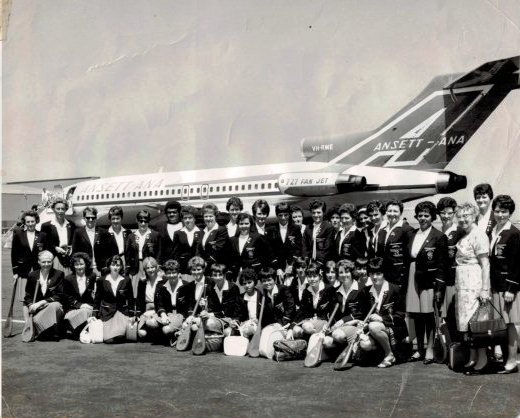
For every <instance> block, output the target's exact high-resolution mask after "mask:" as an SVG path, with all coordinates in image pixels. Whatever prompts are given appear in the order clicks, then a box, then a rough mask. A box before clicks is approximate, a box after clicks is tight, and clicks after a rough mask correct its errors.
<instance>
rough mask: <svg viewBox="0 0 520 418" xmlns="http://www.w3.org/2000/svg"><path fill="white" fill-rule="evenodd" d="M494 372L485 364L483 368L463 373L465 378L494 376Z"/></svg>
mask: <svg viewBox="0 0 520 418" xmlns="http://www.w3.org/2000/svg"><path fill="white" fill-rule="evenodd" d="M495 373H496V370H494V369H492V368H491V367H490V366H489V363H487V364H486V365H485V366H484V367H482V368H481V369H469V370H466V371H465V372H464V375H466V376H481V375H485V374H495Z"/></svg>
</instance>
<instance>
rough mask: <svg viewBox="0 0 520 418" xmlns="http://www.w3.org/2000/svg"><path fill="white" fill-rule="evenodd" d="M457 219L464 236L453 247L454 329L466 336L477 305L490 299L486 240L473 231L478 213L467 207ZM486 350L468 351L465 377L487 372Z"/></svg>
mask: <svg viewBox="0 0 520 418" xmlns="http://www.w3.org/2000/svg"><path fill="white" fill-rule="evenodd" d="M456 214H457V219H458V222H459V226H460V228H461V229H462V231H463V233H464V235H463V236H462V237H461V239H460V240H459V242H458V243H457V255H456V258H455V261H456V263H457V267H456V269H455V290H456V318H457V329H458V330H459V331H460V332H468V322H469V321H470V319H471V317H472V316H473V314H474V313H475V312H476V310H477V309H478V307H479V305H480V303H481V302H484V301H488V300H489V299H490V290H489V289H490V281H489V239H488V237H487V235H486V233H485V232H483V231H482V230H481V229H479V228H478V227H477V225H476V224H475V219H476V217H477V215H478V209H477V208H476V207H475V206H474V205H472V204H471V203H463V204H461V205H459V206H458V207H457V212H456ZM486 366H487V356H486V349H485V348H479V349H474V348H471V349H470V359H469V362H468V363H467V364H466V365H465V368H466V369H467V370H466V372H465V373H466V374H482V373H484V372H485V371H486V370H487V368H486Z"/></svg>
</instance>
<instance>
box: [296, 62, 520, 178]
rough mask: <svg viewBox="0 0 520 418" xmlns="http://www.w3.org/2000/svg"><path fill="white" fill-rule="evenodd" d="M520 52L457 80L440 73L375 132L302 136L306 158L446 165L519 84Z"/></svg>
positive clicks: (416, 166)
mask: <svg viewBox="0 0 520 418" xmlns="http://www.w3.org/2000/svg"><path fill="white" fill-rule="evenodd" d="M519 61H520V57H513V58H507V59H503V60H498V61H493V62H489V63H486V64H484V65H482V66H481V67H479V68H477V69H476V70H474V71H472V72H470V73H468V74H466V75H463V76H462V77H459V78H458V79H456V80H455V81H453V76H440V77H437V78H435V79H434V80H432V82H431V83H430V84H429V86H428V87H427V88H426V89H425V90H424V91H423V92H422V93H421V94H420V95H419V96H418V97H417V98H416V99H414V100H413V101H412V102H411V103H410V104H408V105H407V106H406V107H405V108H404V109H403V110H401V111H400V112H399V113H397V114H396V115H395V116H394V117H392V118H391V119H390V120H389V121H388V122H386V123H385V124H383V125H382V126H381V127H380V128H378V129H377V130H375V131H374V132H371V133H368V134H363V135H356V136H352V137H345V138H336V139H335V140H331V139H325V140H315V139H314V140H312V139H311V140H303V142H302V151H303V154H304V156H305V157H306V159H307V160H311V161H324V162H330V163H331V164H350V165H368V166H375V167H397V168H405V169H443V168H444V167H446V165H447V164H448V163H449V162H450V161H451V159H452V158H453V157H454V156H455V155H456V154H457V153H458V152H459V151H460V150H461V149H462V147H463V146H464V145H465V144H466V143H467V142H468V141H469V139H470V138H471V137H472V136H473V134H474V133H475V132H476V131H477V129H478V128H479V127H480V126H481V125H482V123H483V122H484V121H485V120H486V119H487V117H488V116H489V115H490V114H491V113H492V112H493V111H494V110H495V109H496V107H497V106H498V105H499V104H500V102H501V101H502V100H503V99H504V98H505V97H506V96H507V94H508V93H509V92H510V91H511V90H513V89H516V88H518V87H519V75H518V69H519Z"/></svg>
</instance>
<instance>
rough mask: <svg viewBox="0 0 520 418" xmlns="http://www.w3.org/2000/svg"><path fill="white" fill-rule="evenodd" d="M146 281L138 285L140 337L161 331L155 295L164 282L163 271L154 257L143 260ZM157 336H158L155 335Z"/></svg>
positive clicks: (141, 281) (140, 281)
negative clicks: (159, 285) (160, 284)
mask: <svg viewBox="0 0 520 418" xmlns="http://www.w3.org/2000/svg"><path fill="white" fill-rule="evenodd" d="M143 270H144V274H145V276H144V278H143V279H144V280H143V279H141V280H139V283H138V284H137V298H136V300H137V311H138V312H139V313H140V317H139V325H138V327H137V329H138V330H139V336H140V337H146V336H148V337H151V338H152V339H153V335H150V334H154V333H157V332H158V331H159V329H160V325H159V322H158V321H157V319H158V315H157V312H156V307H155V303H154V302H155V293H156V290H157V286H158V284H159V283H160V282H161V281H162V275H163V273H162V271H160V270H159V264H158V263H157V260H156V259H155V258H153V257H146V258H145V259H144V260H143ZM155 336H156V335H155Z"/></svg>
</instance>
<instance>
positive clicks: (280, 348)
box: [273, 340, 307, 361]
mask: <svg viewBox="0 0 520 418" xmlns="http://www.w3.org/2000/svg"><path fill="white" fill-rule="evenodd" d="M273 348H274V357H273V360H276V361H287V360H302V359H304V358H305V355H306V354H307V341H305V340H278V341H275V342H274V344H273Z"/></svg>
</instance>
